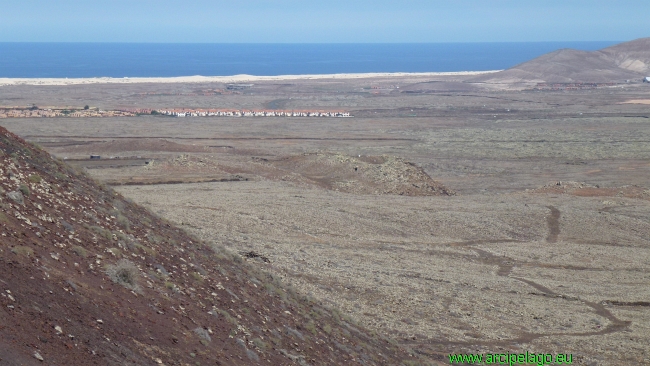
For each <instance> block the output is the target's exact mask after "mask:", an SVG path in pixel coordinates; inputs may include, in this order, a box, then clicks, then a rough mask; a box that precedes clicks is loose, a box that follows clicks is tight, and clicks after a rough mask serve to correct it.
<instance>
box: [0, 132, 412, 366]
mask: <svg viewBox="0 0 650 366" xmlns="http://www.w3.org/2000/svg"><path fill="white" fill-rule="evenodd" d="M0 197H1V198H0V223H1V225H0V263H1V265H0V286H1V287H2V288H1V289H0V291H1V295H0V305H1V310H0V365H18V364H20V365H34V364H49V365H190V364H191V365H215V364H216V365H258V364H259V365H262V364H263V365H292V364H296V365H355V364H358V365H378V364H381V365H399V364H402V362H403V361H405V360H412V358H410V357H409V356H408V355H407V353H406V352H403V351H402V350H400V349H398V348H397V347H396V346H393V345H392V344H391V343H389V342H387V341H386V340H383V339H380V338H378V337H377V336H374V335H369V333H368V332H367V331H365V330H363V329H362V328H360V327H358V326H356V325H353V324H352V323H351V321H349V320H346V319H347V318H346V317H345V316H343V315H341V314H340V313H339V312H337V311H336V310H328V309H326V308H324V307H321V306H320V305H319V304H317V303H315V302H314V301H312V300H310V299H307V298H304V297H301V296H299V295H298V294H296V293H295V292H294V291H292V290H290V289H287V288H285V287H284V286H283V285H282V284H281V283H280V282H279V281H278V280H277V279H275V278H272V277H271V276H270V275H268V274H267V273H266V272H264V271H263V270H262V269H260V268H259V267H263V266H270V265H272V264H268V263H265V261H264V259H265V258H256V257H257V254H256V253H252V252H251V253H246V257H249V258H251V259H247V260H244V259H242V258H241V257H240V256H238V255H232V254H230V253H228V252H226V251H225V250H223V249H222V248H221V247H219V246H218V245H208V244H206V243H203V242H200V241H198V240H196V239H194V238H192V237H190V236H189V235H188V234H186V233H185V232H183V231H181V230H179V229H177V228H175V227H173V226H171V225H170V224H169V223H168V222H166V221H164V220H162V219H160V218H158V217H155V216H153V215H152V214H150V213H149V212H148V211H146V210H145V209H144V208H142V207H139V206H137V205H134V204H132V203H130V202H128V201H127V200H125V199H124V198H123V197H121V196H120V195H119V194H117V193H115V192H113V191H111V190H110V189H107V188H105V187H102V186H100V185H98V184H96V183H95V182H94V181H93V180H92V179H90V178H88V177H87V176H86V175H85V174H82V173H79V172H76V171H74V170H73V169H72V168H71V167H69V166H67V165H65V164H63V163H62V162H60V161H56V160H53V159H51V158H50V156H49V155H48V154H47V153H46V152H44V151H42V150H39V149H37V148H35V147H33V146H31V145H29V144H27V143H26V142H24V141H23V140H21V139H19V138H17V137H16V136H15V135H13V134H11V133H9V132H7V131H6V130H5V129H3V128H0ZM249 260H250V262H248V261H249Z"/></svg>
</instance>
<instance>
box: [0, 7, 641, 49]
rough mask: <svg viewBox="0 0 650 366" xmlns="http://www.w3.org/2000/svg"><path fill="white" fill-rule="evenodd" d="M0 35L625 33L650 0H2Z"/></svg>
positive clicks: (271, 38) (378, 37)
mask: <svg viewBox="0 0 650 366" xmlns="http://www.w3.org/2000/svg"><path fill="white" fill-rule="evenodd" d="M0 12H1V14H0V42H3V41H5V42H6V41H12V42H13V41H41V42H50V41H59V42H218V43H230V42H233V43H239V42H253V43H257V42H259V43H267V42H280V43H284V42H286V43H294V42H305V43H308V42H317V43H320V42H336V43H339V42H344V43H348V42H500V41H595V40H599V41H624V40H631V39H635V38H641V37H649V36H650V18H649V14H650V1H648V0H611V1H606V0H534V1H529V0H311V1H310V0H229V1H222V0H184V1H181V0H56V1H53V0H20V1H17V0H2V1H1V4H0Z"/></svg>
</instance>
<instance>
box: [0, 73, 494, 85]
mask: <svg viewBox="0 0 650 366" xmlns="http://www.w3.org/2000/svg"><path fill="white" fill-rule="evenodd" d="M499 71H501V70H490V71H454V72H420V73H410V72H387V73H359V74H313V75H278V76H256V75H232V76H200V75H196V76H176V77H132V78H131V77H124V78H112V77H96V78H0V86H8V85H83V84H141V83H245V82H254V81H281V80H319V79H366V78H377V77H385V78H390V77H409V76H411V77H422V76H424V77H427V76H472V75H481V74H490V73H495V72H499Z"/></svg>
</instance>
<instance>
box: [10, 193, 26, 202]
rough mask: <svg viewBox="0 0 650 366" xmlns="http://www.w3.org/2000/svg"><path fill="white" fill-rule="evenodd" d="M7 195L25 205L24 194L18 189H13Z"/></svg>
mask: <svg viewBox="0 0 650 366" xmlns="http://www.w3.org/2000/svg"><path fill="white" fill-rule="evenodd" d="M7 197H8V198H9V199H10V200H12V201H14V202H16V203H17V204H19V205H24V204H25V198H24V197H23V194H22V193H21V192H18V191H11V192H8V193H7Z"/></svg>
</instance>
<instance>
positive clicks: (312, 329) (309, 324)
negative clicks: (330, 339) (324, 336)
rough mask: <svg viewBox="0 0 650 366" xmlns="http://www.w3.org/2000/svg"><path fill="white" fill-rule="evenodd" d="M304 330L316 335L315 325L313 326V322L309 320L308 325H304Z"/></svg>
mask: <svg viewBox="0 0 650 366" xmlns="http://www.w3.org/2000/svg"><path fill="white" fill-rule="evenodd" d="M305 329H307V330H308V331H310V332H311V333H312V334H314V335H316V324H314V321H313V320H310V321H309V323H307V324H306V325H305Z"/></svg>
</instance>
